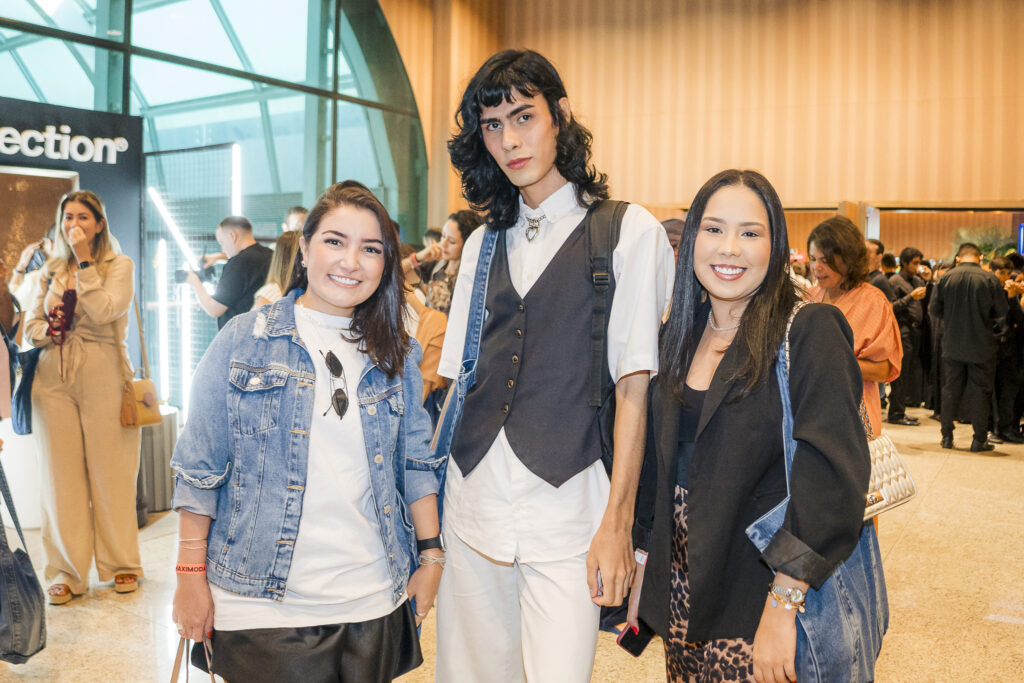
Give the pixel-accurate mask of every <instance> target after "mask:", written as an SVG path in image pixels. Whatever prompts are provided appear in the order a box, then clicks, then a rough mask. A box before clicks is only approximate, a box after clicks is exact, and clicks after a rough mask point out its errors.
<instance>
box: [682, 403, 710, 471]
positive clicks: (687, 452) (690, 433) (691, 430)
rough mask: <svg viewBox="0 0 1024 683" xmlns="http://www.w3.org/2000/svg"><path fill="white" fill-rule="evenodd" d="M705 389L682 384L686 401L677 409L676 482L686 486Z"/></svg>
mask: <svg viewBox="0 0 1024 683" xmlns="http://www.w3.org/2000/svg"><path fill="white" fill-rule="evenodd" d="M707 393H708V392H707V390H704V391H697V390H696V389H694V388H693V387H691V386H690V385H689V384H684V385H683V396H684V397H685V398H686V403H684V404H683V405H682V406H680V409H679V448H678V450H677V451H676V484H677V485H678V486H681V487H682V488H684V489H685V488H686V487H687V485H688V483H689V480H690V461H691V460H692V459H693V442H694V440H695V439H696V438H697V425H698V424H699V423H700V410H701V408H703V407H704V396H705V395H706V394H707Z"/></svg>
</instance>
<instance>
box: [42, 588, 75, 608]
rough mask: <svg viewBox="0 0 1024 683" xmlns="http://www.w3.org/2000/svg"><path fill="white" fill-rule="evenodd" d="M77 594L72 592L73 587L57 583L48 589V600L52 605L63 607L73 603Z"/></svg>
mask: <svg viewBox="0 0 1024 683" xmlns="http://www.w3.org/2000/svg"><path fill="white" fill-rule="evenodd" d="M73 597H75V594H74V593H72V592H71V586H69V585H67V584H66V583H55V584H53V585H52V586H50V587H49V588H47V589H46V599H47V600H49V602H50V604H51V605H63V604H65V603H68V602H71V598H73Z"/></svg>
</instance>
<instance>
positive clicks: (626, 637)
mask: <svg viewBox="0 0 1024 683" xmlns="http://www.w3.org/2000/svg"><path fill="white" fill-rule="evenodd" d="M637 622H638V623H639V624H640V629H639V632H638V633H634V632H633V627H632V626H630V625H629V624H626V628H624V629H622V633H620V634H619V637H618V640H616V641H615V642H617V643H618V644H619V647H621V648H622V649H623V650H625V651H626V652H628V653H629V654H631V655H633V656H634V657H639V656H640V655H641V653H643V651H644V648H645V647H647V643H649V642H651V638H653V637H654V630H653V629H652V628H651V627H650V626H648V625H647V624H646V623H644V620H643V619H638V620H637Z"/></svg>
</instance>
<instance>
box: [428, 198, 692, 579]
mask: <svg viewBox="0 0 1024 683" xmlns="http://www.w3.org/2000/svg"><path fill="white" fill-rule="evenodd" d="M575 192H576V190H575V187H574V186H573V185H572V184H571V183H566V184H565V185H563V186H562V187H561V188H560V189H558V190H556V191H555V192H554V193H552V195H551V196H550V197H548V198H547V199H545V200H544V201H543V202H541V204H540V206H539V207H538V208H536V209H531V208H529V207H528V206H526V204H525V203H524V202H523V201H522V198H520V200H519V221H518V222H517V223H516V225H515V226H513V227H512V228H509V230H508V231H507V233H506V236H505V239H506V249H507V251H508V265H509V273H510V274H511V277H512V286H513V287H515V289H516V292H517V293H518V294H519V296H521V297H525V296H526V294H527V292H529V291H530V288H531V287H532V286H533V285H534V283H535V282H537V280H538V279H539V278H540V276H541V274H542V273H543V272H544V269H545V268H546V267H547V265H548V264H549V263H550V262H551V259H552V258H553V257H554V256H555V254H556V253H557V252H558V250H559V249H560V248H561V247H562V244H564V243H565V240H566V239H567V238H568V237H569V235H570V234H572V232H573V230H575V229H576V227H577V226H578V225H579V224H580V221H581V220H583V217H584V216H585V215H586V213H587V210H586V209H585V208H584V207H581V206H580V205H579V204H578V203H577V201H576V194H575ZM527 217H530V218H537V217H543V218H542V220H541V223H540V226H541V227H540V232H539V233H538V234H537V236H536V237H535V238H534V239H533V240H532V241H530V240H527V239H526V226H527V222H526V218H527ZM483 235H484V230H476V231H474V232H473V233H472V234H471V235H470V236H469V239H467V240H466V245H465V247H463V250H462V264H461V266H460V268H459V277H458V280H457V281H456V283H455V291H454V293H453V296H452V307H451V311H450V313H449V316H448V330H447V332H446V333H445V342H444V349H443V351H442V353H441V363H440V367H439V369H438V373H439V374H440V375H442V376H444V377H448V378H450V379H455V378H456V377H457V376H458V373H459V369H460V367H461V366H462V349H463V345H464V343H465V339H466V325H467V323H468V318H469V302H470V297H471V296H472V290H473V279H474V277H475V276H476V266H477V260H478V258H479V255H480V245H481V243H482V241H483ZM673 266H674V262H673V257H672V247H671V246H670V245H669V242H668V237H667V236H666V235H665V230H664V228H662V227H661V224H660V223H658V221H657V219H655V218H654V216H652V215H651V214H650V213H649V212H648V211H647V210H645V209H644V208H643V207H641V206H638V205H636V204H631V205H630V206H629V208H628V209H627V210H626V213H625V215H624V216H623V219H622V231H621V233H620V235H619V243H618V244H617V245H616V247H615V250H614V251H613V253H612V269H613V272H614V275H615V296H614V297H613V299H612V307H611V311H610V312H609V314H608V368H609V370H610V371H611V376H612V378H613V379H614V380H615V381H616V382H618V381H619V378H621V377H624V376H626V375H629V374H632V373H634V372H641V371H649V372H650V373H651V376H652V377H653V376H654V375H655V374H657V372H658V330H659V329H660V326H661V320H662V316H663V314H664V313H665V311H666V310H667V308H668V302H669V299H670V298H671V296H672V280H673V275H674V268H673ZM609 489H610V484H609V481H608V475H607V473H606V472H605V469H604V464H603V463H602V462H601V461H600V460H598V461H597V462H595V463H594V464H593V465H591V466H590V467H588V468H587V469H585V470H584V471H582V472H580V473H579V474H577V475H576V476H574V477H573V478H572V479H570V480H569V481H567V482H565V483H564V484H562V485H561V486H560V487H558V488H555V487H554V486H552V485H551V484H549V483H548V482H546V481H544V480H543V479H541V478H540V477H538V476H537V475H536V474H534V473H533V472H531V471H530V470H528V469H527V468H526V466H525V465H523V463H522V461H520V460H519V458H518V457H516V454H515V452H514V451H513V450H512V447H511V446H510V445H509V443H508V439H507V438H506V436H505V430H504V429H502V430H501V431H500V432H498V436H497V438H496V439H495V440H494V443H493V444H491V447H490V449H489V450H488V451H487V454H486V455H485V456H484V458H483V460H482V461H481V462H480V464H478V465H477V466H476V467H475V468H474V469H473V471H472V472H471V473H470V475H469V476H468V477H463V476H462V472H461V471H460V470H459V466H458V465H457V464H456V463H455V460H454V459H449V460H448V479H447V483H446V485H445V498H444V506H445V508H444V509H445V519H444V523H445V527H446V529H447V530H448V531H450V532H451V533H454V534H456V535H458V537H459V538H461V539H462V540H463V541H465V542H466V543H467V544H468V545H470V546H472V547H473V548H475V549H476V550H477V551H479V552H481V553H483V554H484V555H487V556H488V557H491V558H493V559H496V560H499V561H503V562H511V561H513V560H518V561H520V562H547V561H554V560H563V559H566V558H569V557H575V556H576V555H580V554H582V553H584V552H586V551H587V549H588V548H589V547H590V541H591V539H592V538H593V536H594V533H595V532H596V531H597V527H598V526H599V525H600V523H601V518H602V516H603V515H604V511H605V508H606V507H607V505H608V492H609Z"/></svg>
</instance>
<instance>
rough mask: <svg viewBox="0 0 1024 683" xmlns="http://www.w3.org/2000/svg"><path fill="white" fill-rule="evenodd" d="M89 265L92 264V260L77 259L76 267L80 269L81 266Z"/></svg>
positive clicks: (86, 266)
mask: <svg viewBox="0 0 1024 683" xmlns="http://www.w3.org/2000/svg"><path fill="white" fill-rule="evenodd" d="M91 265H92V261H79V262H78V269H79V270H82V269H83V268H88V267H89V266H91Z"/></svg>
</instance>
